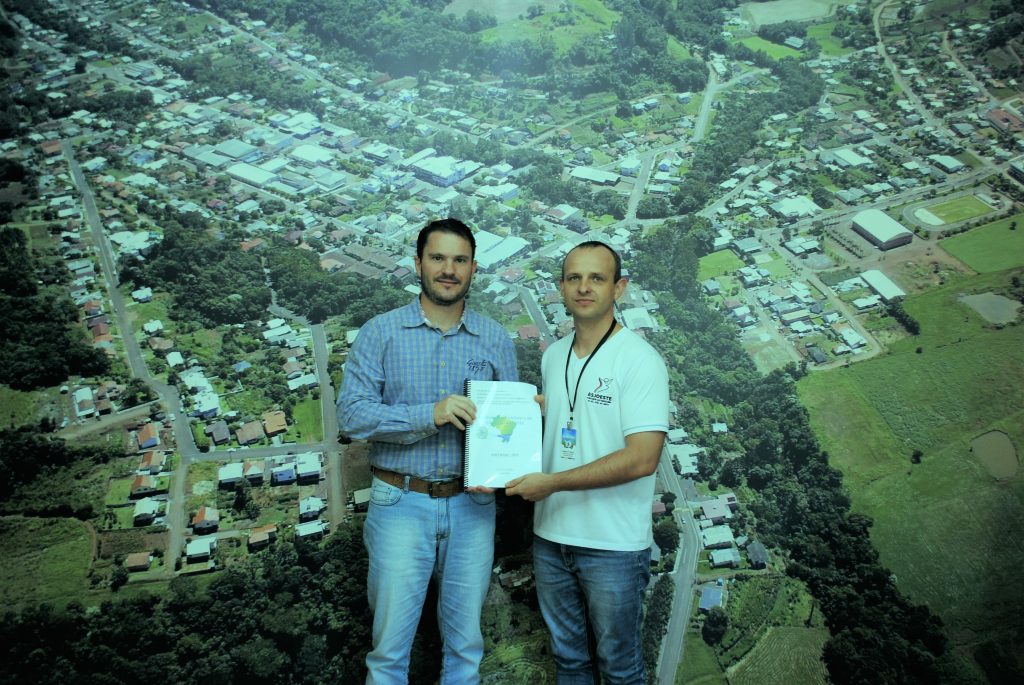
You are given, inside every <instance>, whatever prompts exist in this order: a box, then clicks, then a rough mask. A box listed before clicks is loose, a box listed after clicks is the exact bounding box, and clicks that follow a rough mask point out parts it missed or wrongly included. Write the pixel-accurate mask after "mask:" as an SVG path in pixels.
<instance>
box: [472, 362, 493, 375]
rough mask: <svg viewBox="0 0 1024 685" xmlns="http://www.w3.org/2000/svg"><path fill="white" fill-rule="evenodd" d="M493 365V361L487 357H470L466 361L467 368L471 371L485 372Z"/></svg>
mask: <svg viewBox="0 0 1024 685" xmlns="http://www.w3.org/2000/svg"><path fill="white" fill-rule="evenodd" d="M490 367H491V363H490V362H489V361H487V360H486V359H470V360H469V361H468V362H466V368H467V369H469V372H470V373H483V372H484V371H486V370H487V369H489V368H490Z"/></svg>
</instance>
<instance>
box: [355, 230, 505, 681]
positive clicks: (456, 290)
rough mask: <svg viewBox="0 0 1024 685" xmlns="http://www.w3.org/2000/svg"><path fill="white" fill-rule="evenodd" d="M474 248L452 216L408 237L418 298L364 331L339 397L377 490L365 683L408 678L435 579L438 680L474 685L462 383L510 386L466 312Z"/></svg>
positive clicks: (366, 537)
mask: <svg viewBox="0 0 1024 685" xmlns="http://www.w3.org/2000/svg"><path fill="white" fill-rule="evenodd" d="M475 250H476V240H475V239H474V238H473V234H472V232H471V231H470V230H469V227H467V226H466V225H465V224H464V223H462V222H461V221H458V220H457V219H442V220H438V221H432V222H430V223H428V224H427V225H426V226H424V227H423V229H422V230H420V233H419V237H418V239H417V241H416V258H415V264H416V274H417V275H418V276H419V279H420V286H421V289H422V292H421V293H420V296H419V297H418V298H417V299H416V300H415V301H413V302H411V303H409V304H408V305H406V306H404V307H399V308H398V309H394V310H392V311H390V312H387V313H385V314H381V315H379V316H377V317H374V318H373V319H372V320H370V321H369V322H367V324H366V325H365V326H363V327H362V328H361V329H360V331H359V336H358V337H357V338H356V341H355V343H354V344H353V345H352V349H351V350H350V351H349V356H348V362H347V363H346V365H345V378H344V380H343V382H342V385H341V392H340V393H339V395H338V419H339V422H340V425H341V432H342V433H344V434H345V435H348V436H349V437H352V438H358V439H362V440H369V441H370V442H371V449H370V465H371V467H372V469H373V486H372V490H371V495H370V504H369V512H368V514H367V517H366V524H365V526H364V529H363V541H364V542H365V544H366V549H367V552H368V553H369V558H370V567H369V573H368V577H367V594H368V597H369V604H370V609H371V610H372V611H373V650H372V651H371V652H370V653H369V654H368V655H367V657H366V666H367V670H368V672H367V676H366V682H367V684H368V685H369V684H373V685H379V684H381V683H402V685H405V683H407V682H408V670H409V653H410V650H411V648H412V642H413V638H414V637H415V634H416V626H417V624H418V623H419V618H420V613H421V612H422V609H423V601H424V597H425V596H426V592H427V585H428V583H429V581H430V577H431V575H434V576H435V577H436V578H437V586H438V621H439V624H440V629H441V637H442V639H443V641H444V648H443V654H442V661H441V666H442V673H441V683H442V685H446V684H451V685H454V684H459V685H462V684H464V683H478V682H479V680H480V674H479V667H480V659H481V657H482V656H483V636H482V635H481V632H480V611H481V608H482V607H483V602H484V597H485V596H486V594H487V588H488V585H489V582H490V574H491V565H492V563H493V558H494V495H493V493H483V492H466V491H464V489H463V487H462V450H463V443H464V431H465V430H466V426H467V425H469V424H470V423H472V421H473V419H474V418H475V413H476V408H475V407H474V405H473V403H472V402H471V401H470V400H469V398H468V397H466V396H465V395H464V394H463V389H464V387H465V386H464V384H465V381H466V379H467V378H468V379H474V380H476V379H479V380H517V374H516V361H515V348H514V347H513V345H512V341H511V339H510V338H509V336H508V333H506V331H505V329H504V328H502V327H501V326H500V325H499V324H497V323H496V322H494V321H493V320H491V319H489V318H487V317H484V316H482V315H480V314H477V313H476V312H473V311H470V310H469V309H467V308H466V303H465V298H466V293H467V292H468V291H469V286H470V283H471V282H472V279H473V274H474V273H475V272H476V260H475V259H474V254H475Z"/></svg>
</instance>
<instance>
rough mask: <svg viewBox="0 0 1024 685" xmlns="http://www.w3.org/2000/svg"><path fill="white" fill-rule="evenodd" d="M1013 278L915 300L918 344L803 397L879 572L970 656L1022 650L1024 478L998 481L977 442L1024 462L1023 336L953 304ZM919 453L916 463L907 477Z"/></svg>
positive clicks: (911, 305)
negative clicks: (991, 440) (993, 442)
mask: <svg viewBox="0 0 1024 685" xmlns="http://www.w3.org/2000/svg"><path fill="white" fill-rule="evenodd" d="M1009 278H1010V274H1008V273H1000V274H989V275H983V276H978V277H975V278H972V279H968V280H961V281H958V282H957V283H955V284H949V285H947V286H944V287H941V288H936V289H935V290H932V291H929V292H926V293H923V294H920V295H911V296H910V297H908V298H907V300H906V301H905V303H904V307H905V309H906V311H907V312H908V313H909V314H910V315H911V316H913V317H914V318H916V319H917V320H918V321H919V322H920V324H921V334H920V335H919V336H916V337H908V338H904V339H902V340H900V341H898V342H896V343H894V344H893V345H892V347H891V349H890V351H889V353H888V354H884V355H882V356H879V357H877V358H875V359H872V360H870V361H866V362H864V363H860V364H854V365H853V366H851V367H849V368H842V369H835V370H831V371H825V372H821V373H813V374H810V375H809V376H807V377H806V378H804V379H803V380H801V381H800V382H799V385H798V389H799V393H800V396H801V399H802V401H803V404H804V405H805V406H806V407H807V408H808V409H809V411H810V415H811V423H812V426H813V428H814V430H815V432H816V433H817V434H818V435H819V437H820V439H821V442H822V446H823V448H824V449H826V450H827V451H828V453H829V455H830V457H831V463H832V464H833V465H834V466H835V467H837V468H839V469H840V470H841V471H842V472H843V474H844V480H845V483H846V486H847V487H848V489H849V491H850V493H851V497H852V502H853V509H854V510H855V511H858V512H863V513H865V514H868V515H869V516H871V517H872V518H873V519H874V521H875V525H874V527H873V528H872V533H871V537H872V541H873V542H874V544H875V546H876V548H877V549H878V551H879V553H880V555H881V560H882V563H883V564H885V565H886V566H888V567H889V568H890V569H891V570H892V571H893V572H894V573H895V574H896V577H897V582H898V585H899V587H900V589H901V590H902V591H903V592H905V593H906V594H907V595H908V596H909V597H910V598H911V600H912V601H914V602H920V603H924V604H927V605H928V606H929V607H930V608H931V609H932V610H933V611H935V612H936V613H937V614H938V615H939V616H940V617H941V618H942V619H943V621H944V622H945V624H946V626H947V629H948V634H949V635H950V636H951V637H953V638H954V639H962V640H964V641H965V642H969V643H970V644H977V643H979V642H982V641H984V640H985V639H988V638H992V637H998V636H1009V637H1010V638H1011V639H1012V635H1013V634H1012V632H1011V631H1013V630H1014V629H1015V627H1017V626H1019V622H1020V616H1021V615H1024V591H1022V590H1021V585H1020V583H1019V569H1020V567H1021V565H1022V564H1024V548H1022V547H1021V546H1020V545H1017V544H1007V541H1008V539H1009V538H1008V537H1007V536H1008V535H1010V536H1014V535H1015V534H1016V532H1018V531H1020V530H1022V529H1024V478H1021V477H1020V475H1018V476H1017V477H1016V478H1015V479H1011V480H1004V481H1001V482H1000V481H996V480H995V479H994V478H993V477H992V476H991V475H989V473H988V472H987V471H986V470H985V469H984V467H983V466H982V465H981V464H980V463H979V462H978V461H977V460H976V459H975V458H974V456H973V455H972V454H971V452H970V441H971V439H972V438H974V437H976V436H978V435H980V434H982V433H984V432H987V431H988V430H990V429H995V428H998V429H1002V430H1003V431H1005V432H1006V433H1007V434H1008V435H1009V436H1010V439H1011V440H1012V441H1013V442H1014V444H1015V445H1016V446H1017V450H1018V460H1019V454H1020V450H1021V447H1022V446H1024V393H1021V392H1020V386H1021V382H1022V381H1024V327H1021V326H1007V327H1004V328H1002V329H996V328H994V327H991V326H987V325H985V322H984V321H983V320H982V319H981V317H980V316H979V315H978V314H976V313H975V312H974V311H973V310H972V309H970V308H968V307H966V306H964V305H961V304H960V303H959V302H958V300H957V298H958V296H959V295H960V294H969V293H981V292H991V291H993V290H995V289H997V288H1001V287H1005V285H1006V284H1007V283H1008V282H1009ZM918 347H920V348H921V353H917V352H916V349H917V348H918ZM915 449H920V450H921V451H922V452H923V459H922V461H921V463H920V464H911V460H910V456H911V453H912V452H913V451H914V450H915ZM910 531H912V533H910ZM1011 531H1013V533H1011ZM1017 639H1018V640H1019V637H1018V638H1017Z"/></svg>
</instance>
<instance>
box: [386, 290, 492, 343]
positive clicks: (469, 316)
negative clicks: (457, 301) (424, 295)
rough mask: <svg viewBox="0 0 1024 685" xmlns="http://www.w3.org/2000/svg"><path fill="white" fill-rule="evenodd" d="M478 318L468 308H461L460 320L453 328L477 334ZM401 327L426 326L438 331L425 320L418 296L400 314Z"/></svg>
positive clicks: (425, 315)
mask: <svg viewBox="0 0 1024 685" xmlns="http://www.w3.org/2000/svg"><path fill="white" fill-rule="evenodd" d="M479 318H480V315H479V314H477V313H476V312H474V311H472V310H470V308H469V307H463V308H462V318H460V319H459V323H458V324H457V325H456V326H455V330H458V329H459V327H460V326H461V327H462V328H465V329H466V332H467V333H472V334H473V335H478V334H479V330H480V329H479V326H478V323H479ZM402 325H403V326H405V327H406V328H416V327H417V326H426V327H427V328H432V329H434V330H437V331H439V330H440V329H439V328H438V327H437V326H435V325H434V324H433V323H431V322H430V319H428V318H427V314H426V312H424V311H423V305H422V304H420V298H419V296H417V297H416V299H415V300H413V301H412V302H410V303H409V304H408V305H407V306H406V307H404V311H403V312H402Z"/></svg>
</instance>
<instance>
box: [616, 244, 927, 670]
mask: <svg viewBox="0 0 1024 685" xmlns="http://www.w3.org/2000/svg"><path fill="white" fill-rule="evenodd" d="M700 229H701V227H700V226H699V225H698V224H691V225H689V226H686V225H683V226H679V225H673V226H671V227H666V228H662V229H660V230H658V231H655V232H654V233H652V234H650V235H648V236H646V237H645V238H644V239H643V240H642V241H641V242H640V244H638V245H637V248H638V252H637V255H636V256H635V257H634V262H635V263H634V264H632V265H631V269H632V270H633V271H634V272H635V273H639V274H643V278H644V284H645V285H646V286H647V287H649V288H651V289H653V290H656V291H660V294H659V297H658V300H659V303H660V304H661V312H662V314H663V315H664V316H665V318H666V323H668V324H669V328H670V330H668V331H666V332H663V333H659V334H658V335H656V336H653V337H652V342H653V343H654V344H655V345H656V346H657V347H658V348H659V349H660V351H661V352H662V354H663V355H664V357H665V359H666V362H667V363H668V366H669V368H670V369H672V372H671V374H672V375H671V382H672V383H673V394H674V396H679V397H683V396H685V395H686V394H689V393H693V394H696V395H697V396H699V397H702V398H705V399H709V400H712V401H714V402H716V403H719V404H721V405H724V406H725V407H727V408H729V410H730V411H731V415H732V421H731V426H732V432H733V433H734V435H733V437H732V439H733V440H734V443H733V445H732V446H733V448H734V452H735V454H736V456H734V457H733V458H731V459H728V460H726V459H722V460H720V461H719V464H720V466H719V467H718V469H717V471H716V473H715V474H714V476H715V477H717V478H720V480H721V482H722V483H724V484H726V485H728V486H730V487H742V486H746V487H747V488H749V490H750V491H751V492H752V493H753V498H752V500H751V502H750V504H749V512H750V513H749V518H748V520H747V521H746V523H747V524H748V525H749V526H750V527H751V528H753V529H755V530H757V532H758V535H760V536H761V537H762V538H763V539H764V540H766V541H767V542H768V543H769V544H771V545H773V546H775V547H778V548H780V549H783V550H785V551H786V553H787V555H788V556H789V557H790V559H791V562H790V563H789V564H788V566H787V568H788V569H789V572H790V573H792V574H793V575H795V576H796V577H798V578H800V579H801V580H803V581H804V582H806V583H807V585H808V587H809V589H810V591H811V592H812V594H813V595H814V596H815V598H816V599H818V601H819V603H820V605H821V608H822V611H823V613H824V615H825V617H826V620H827V623H828V626H829V629H830V631H831V633H832V638H831V639H830V640H829V642H828V645H827V647H826V652H825V655H826V663H827V665H828V669H829V674H830V676H831V678H832V679H833V680H834V681H835V682H838V683H854V682H889V683H925V682H936V681H937V680H938V679H939V670H940V665H939V662H940V660H941V658H942V657H943V655H944V650H945V637H944V635H943V631H942V625H941V622H940V621H939V619H938V618H937V617H935V616H934V615H932V614H931V613H930V612H929V611H928V609H927V608H926V607H922V606H914V605H912V604H910V603H909V602H908V601H907V599H906V598H905V597H903V595H901V594H900V593H899V591H898V589H897V588H896V586H895V584H894V583H893V582H892V580H891V574H890V573H889V571H888V570H887V569H885V568H884V567H883V566H882V565H881V563H880V562H879V559H878V553H877V552H876V551H875V550H874V548H873V547H872V545H871V540H870V537H869V536H868V529H869V527H870V520H869V519H868V518H867V517H864V516H861V515H858V514H853V513H851V512H850V500H849V497H848V495H847V494H846V492H845V490H844V489H843V484H842V476H841V474H840V473H839V472H838V471H837V470H835V469H834V468H832V467H831V466H830V465H829V464H828V455H827V453H825V452H823V451H822V450H821V448H820V445H819V444H818V441H817V439H816V437H815V436H814V434H813V432H812V431H811V428H810V423H809V419H808V414H807V411H806V409H804V407H803V406H802V405H801V404H800V403H799V400H798V398H797V396H796V391H795V388H794V377H796V376H799V375H800V371H799V369H797V368H796V367H795V366H792V365H791V366H790V367H787V369H785V370H778V371H774V372H772V373H770V374H768V375H766V376H761V375H760V374H759V373H757V371H756V369H754V367H753V364H752V362H751V361H750V358H749V356H748V355H747V354H746V353H745V352H744V351H743V348H742V346H741V345H740V344H739V342H738V340H737V337H736V335H735V329H734V328H733V327H732V326H731V325H729V324H728V323H727V322H726V321H725V319H724V317H723V316H722V315H721V314H720V313H718V312H715V311H712V310H710V309H709V308H708V307H707V304H706V303H705V302H704V300H703V299H702V297H701V296H700V295H699V293H698V291H697V279H696V265H697V257H698V254H699V251H698V247H697V243H698V240H697V237H696V235H695V234H697V233H699V231H700ZM698 419H699V416H698V415H696V414H695V413H692V412H691V413H690V414H689V415H688V417H686V416H684V422H686V421H695V420H698ZM687 427H688V428H689V426H687Z"/></svg>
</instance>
